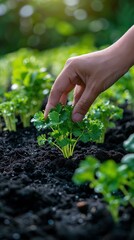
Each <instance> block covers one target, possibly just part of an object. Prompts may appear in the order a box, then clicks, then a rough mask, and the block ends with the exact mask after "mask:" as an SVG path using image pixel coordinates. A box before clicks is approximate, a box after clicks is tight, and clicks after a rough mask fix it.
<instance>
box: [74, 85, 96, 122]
mask: <svg viewBox="0 0 134 240" xmlns="http://www.w3.org/2000/svg"><path fill="white" fill-rule="evenodd" d="M98 95H99V94H98V92H97V90H96V88H93V87H90V89H89V87H86V88H85V90H84V92H83V94H82V96H81V97H80V99H79V101H78V102H77V103H76V105H75V107H74V110H73V114H72V119H73V121H74V122H80V121H82V119H83V118H84V116H85V114H86V113H87V111H88V109H89V107H90V106H91V105H92V103H93V102H94V100H95V99H96V97H97V96H98Z"/></svg>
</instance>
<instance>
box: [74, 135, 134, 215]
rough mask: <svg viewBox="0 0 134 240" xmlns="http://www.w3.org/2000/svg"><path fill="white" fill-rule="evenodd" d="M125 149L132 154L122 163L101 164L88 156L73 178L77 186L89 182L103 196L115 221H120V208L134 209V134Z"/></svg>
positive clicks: (111, 161) (127, 155) (126, 156)
mask: <svg viewBox="0 0 134 240" xmlns="http://www.w3.org/2000/svg"><path fill="white" fill-rule="evenodd" d="M124 147H125V148H126V150H128V151H130V152H132V153H129V154H126V155H125V156H124V157H123V158H122V160H121V163H119V164H118V163H116V162H115V161H114V160H107V161H105V162H103V163H101V162H100V161H99V160H97V159H96V158H94V157H92V156H88V157H87V158H86V159H85V160H84V161H82V162H81V163H80V165H79V168H78V169H76V171H75V173H74V176H73V181H74V182H75V183H76V184H83V183H85V182H87V181H89V182H90V183H89V186H90V187H91V188H93V189H94V191H95V192H97V193H101V194H102V196H103V199H104V201H105V202H106V203H107V204H108V205H107V207H108V209H109V210H110V212H111V214H112V216H113V218H114V219H115V220H118V210H119V206H121V205H124V206H127V205H128V204H130V205H131V206H132V207H133V208H134V134H132V135H131V136H130V137H129V138H128V139H127V140H126V141H125V142H124Z"/></svg>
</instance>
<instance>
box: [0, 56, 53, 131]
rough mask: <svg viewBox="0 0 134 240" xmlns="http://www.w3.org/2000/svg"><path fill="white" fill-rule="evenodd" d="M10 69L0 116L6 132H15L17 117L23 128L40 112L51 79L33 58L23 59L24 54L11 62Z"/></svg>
mask: <svg viewBox="0 0 134 240" xmlns="http://www.w3.org/2000/svg"><path fill="white" fill-rule="evenodd" d="M22 53H23V52H22ZM11 69H12V72H11V89H10V91H8V92H5V93H4V96H3V101H2V102H1V103H0V116H1V118H3V119H4V121H5V125H6V129H7V130H9V131H16V122H17V116H20V118H21V121H22V123H23V126H24V127H27V126H29V125H30V119H31V117H33V115H34V114H35V112H37V111H39V110H40V108H41V105H42V102H43V99H44V95H45V94H48V93H49V90H50V88H51V85H52V80H53V79H52V76H51V75H50V74H48V72H47V70H46V69H45V68H43V67H42V66H40V65H39V64H38V62H37V61H36V58H35V57H33V56H29V57H25V54H22V55H19V56H18V57H17V58H16V59H14V60H13V61H12V67H11Z"/></svg>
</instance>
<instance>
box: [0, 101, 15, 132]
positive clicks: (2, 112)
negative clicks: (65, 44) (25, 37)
mask: <svg viewBox="0 0 134 240" xmlns="http://www.w3.org/2000/svg"><path fill="white" fill-rule="evenodd" d="M0 116H2V117H3V118H4V121H5V125H6V128H7V129H8V130H9V131H16V121H17V120H16V117H15V108H14V105H13V103H12V102H4V103H1V104H0ZM0 125H1V124H0Z"/></svg>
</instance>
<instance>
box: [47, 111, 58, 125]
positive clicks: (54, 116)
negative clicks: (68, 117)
mask: <svg viewBox="0 0 134 240" xmlns="http://www.w3.org/2000/svg"><path fill="white" fill-rule="evenodd" d="M48 118H49V119H50V122H51V124H52V125H53V124H54V125H57V124H59V113H58V112H56V111H54V110H53V111H52V112H50V113H49V115H48Z"/></svg>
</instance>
